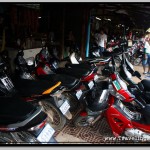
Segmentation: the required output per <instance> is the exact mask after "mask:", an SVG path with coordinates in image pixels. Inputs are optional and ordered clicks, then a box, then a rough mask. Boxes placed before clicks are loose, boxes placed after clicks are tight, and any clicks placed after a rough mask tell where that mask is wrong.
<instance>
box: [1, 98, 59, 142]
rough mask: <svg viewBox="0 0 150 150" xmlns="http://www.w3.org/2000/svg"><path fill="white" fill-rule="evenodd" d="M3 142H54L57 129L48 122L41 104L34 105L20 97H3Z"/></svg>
mask: <svg viewBox="0 0 150 150" xmlns="http://www.w3.org/2000/svg"><path fill="white" fill-rule="evenodd" d="M0 107H1V108H0V120H1V121H0V143H1V144H38V143H39V144H40V143H41V144H43V143H47V144H48V143H49V144H54V143H57V141H56V140H55V139H54V137H53V134H54V133H55V130H54V129H53V128H52V127H51V126H50V124H49V123H47V114H46V113H44V112H43V111H42V107H41V106H33V105H32V104H30V103H27V102H24V101H22V100H21V99H20V98H19V97H1V101H0Z"/></svg>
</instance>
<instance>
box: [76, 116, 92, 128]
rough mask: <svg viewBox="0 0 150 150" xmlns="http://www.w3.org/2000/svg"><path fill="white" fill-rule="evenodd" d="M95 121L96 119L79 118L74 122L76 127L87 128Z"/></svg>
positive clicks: (88, 117)
mask: <svg viewBox="0 0 150 150" xmlns="http://www.w3.org/2000/svg"><path fill="white" fill-rule="evenodd" d="M93 120H94V117H90V116H79V117H78V118H77V119H76V120H75V121H74V125H75V126H76V127H85V126H89V125H90V122H92V121H93Z"/></svg>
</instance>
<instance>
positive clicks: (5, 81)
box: [1, 77, 14, 90]
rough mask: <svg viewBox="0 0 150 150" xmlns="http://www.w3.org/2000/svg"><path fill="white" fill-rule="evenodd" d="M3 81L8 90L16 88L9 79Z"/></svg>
mask: <svg viewBox="0 0 150 150" xmlns="http://www.w3.org/2000/svg"><path fill="white" fill-rule="evenodd" d="M1 81H2V83H3V84H4V86H5V87H6V88H7V90H11V89H12V88H13V87H14V85H13V83H12V82H11V80H10V79H9V78H8V77H5V78H2V79H1Z"/></svg>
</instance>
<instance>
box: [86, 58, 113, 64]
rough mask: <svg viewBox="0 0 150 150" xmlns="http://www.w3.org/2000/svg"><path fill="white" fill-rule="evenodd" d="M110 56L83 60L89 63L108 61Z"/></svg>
mask: <svg viewBox="0 0 150 150" xmlns="http://www.w3.org/2000/svg"><path fill="white" fill-rule="evenodd" d="M110 59H111V57H103V58H86V59H85V61H88V62H90V63H92V62H93V63H100V62H109V60H110Z"/></svg>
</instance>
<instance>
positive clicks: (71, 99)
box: [64, 92, 79, 112]
mask: <svg viewBox="0 0 150 150" xmlns="http://www.w3.org/2000/svg"><path fill="white" fill-rule="evenodd" d="M64 96H65V97H66V99H67V100H68V102H69V104H70V108H69V110H70V111H71V112H74V111H76V110H77V109H78V107H79V101H78V100H76V98H75V97H74V96H73V95H72V94H71V93H69V92H67V93H65V94H64Z"/></svg>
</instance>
